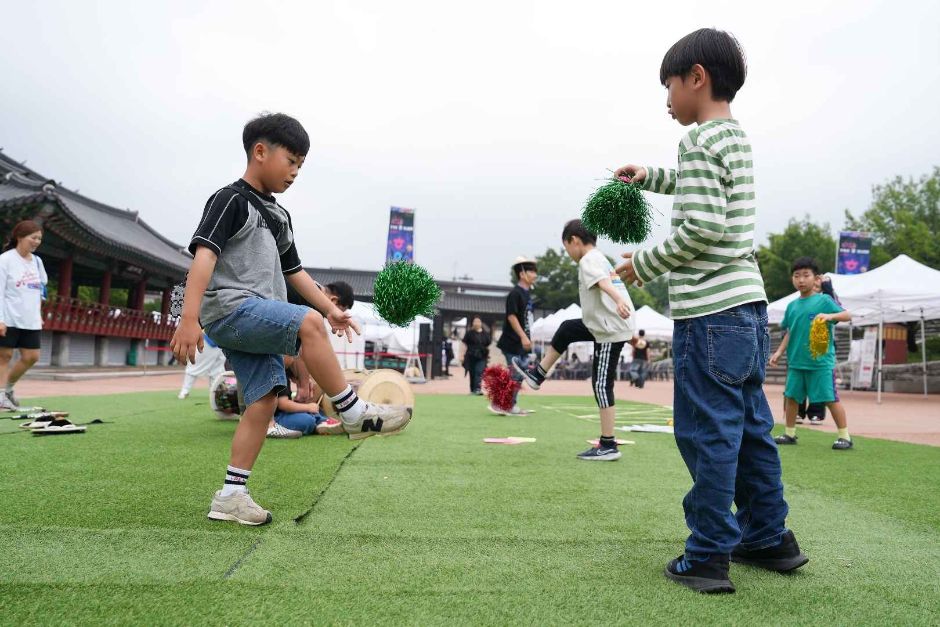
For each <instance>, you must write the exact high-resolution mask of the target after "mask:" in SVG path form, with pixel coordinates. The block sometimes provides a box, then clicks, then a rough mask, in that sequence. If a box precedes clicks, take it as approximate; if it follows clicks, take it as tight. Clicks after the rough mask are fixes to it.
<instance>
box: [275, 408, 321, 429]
mask: <svg viewBox="0 0 940 627" xmlns="http://www.w3.org/2000/svg"><path fill="white" fill-rule="evenodd" d="M325 420H326V416H324V415H323V414H308V413H306V412H293V413H290V412H286V411H281V410H277V411H276V412H274V422H276V423H277V424H279V425H281V426H282V427H284V428H285V429H293V430H294V431H300V432H301V433H303V434H304V435H314V434H315V433H316V432H317V425H318V424H320V423H321V422H324V421H325Z"/></svg>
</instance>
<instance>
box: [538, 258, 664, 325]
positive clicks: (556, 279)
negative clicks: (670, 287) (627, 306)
mask: <svg viewBox="0 0 940 627" xmlns="http://www.w3.org/2000/svg"><path fill="white" fill-rule="evenodd" d="M535 259H536V261H537V262H538V264H539V278H538V281H537V282H536V284H535V292H534V296H535V299H536V303H537V304H538V306H539V307H541V308H543V309H552V310H554V309H561V308H563V307H567V306H568V305H570V304H571V303H576V302H578V264H576V263H575V262H574V261H572V259H571V257H569V256H568V253H566V252H565V249H564V248H559V249H558V250H555V249H554V248H549V249H547V250H546V251H545V252H544V253H543V254H541V255H539V256H538V257H536V258H535ZM608 259H609V258H608ZM610 261H611V263H612V264H613V265H616V264H615V263H614V260H613V259H611V260H610ZM627 291H628V292H629V293H630V299H631V300H632V301H633V305H634V307H636V308H637V309H639V308H640V307H642V306H643V305H649V306H651V307H653V308H654V309H655V308H656V307H657V305H656V303H657V301H656V298H655V297H654V296H653V295H652V294H650V293H649V292H647V291H646V290H645V289H644V288H639V287H633V286H628V287H627ZM660 311H662V310H660Z"/></svg>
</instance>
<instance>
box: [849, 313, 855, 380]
mask: <svg viewBox="0 0 940 627" xmlns="http://www.w3.org/2000/svg"><path fill="white" fill-rule="evenodd" d="M851 353H852V319H851V318H849V354H851ZM854 371H855V370H854V368H853V369H852V370H851V371H850V372H849V389H850V390H854V389H855V388H854V387H853V386H852V383H853V379H854V378H855V377H854V375H853V374H852V373H853V372H854Z"/></svg>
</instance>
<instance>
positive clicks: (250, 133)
mask: <svg viewBox="0 0 940 627" xmlns="http://www.w3.org/2000/svg"><path fill="white" fill-rule="evenodd" d="M258 142H265V143H267V144H270V145H271V146H283V147H284V148H286V149H287V150H289V151H290V152H292V153H294V154H295V155H297V156H298V157H304V156H306V154H307V152H308V151H309V150H310V136H309V135H307V131H306V130H304V127H303V126H302V125H301V124H300V122H298V121H297V120H295V119H294V118H292V117H291V116H289V115H286V114H284V113H262V114H261V115H259V116H258V117H256V118H255V119H253V120H251V121H250V122H248V124H246V125H245V129H244V130H243V131H242V144H243V145H244V146H245V154H246V155H248V158H249V159H251V149H252V148H254V147H255V144H257V143H258Z"/></svg>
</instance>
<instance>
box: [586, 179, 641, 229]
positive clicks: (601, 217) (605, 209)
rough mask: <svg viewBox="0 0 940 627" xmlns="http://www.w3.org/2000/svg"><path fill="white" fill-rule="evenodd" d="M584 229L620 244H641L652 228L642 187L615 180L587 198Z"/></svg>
mask: <svg viewBox="0 0 940 627" xmlns="http://www.w3.org/2000/svg"><path fill="white" fill-rule="evenodd" d="M581 222H582V224H584V228H586V229H587V230H588V231H590V232H592V233H596V234H598V235H603V236H604V237H606V238H608V239H611V240H613V241H615V242H617V243H618V244H639V243H640V242H642V241H644V240H645V239H646V238H647V237H649V234H650V230H651V229H652V227H653V217H652V215H650V205H649V203H648V202H646V197H645V196H644V195H643V191H642V190H641V189H640V187H639V186H638V185H636V184H634V183H626V182H624V181H621V180H620V179H613V180H612V181H610V182H609V183H607V184H605V185H604V186H602V187H599V188H598V189H597V191H595V192H594V194H593V195H592V196H591V197H590V198H588V201H587V203H586V204H585V205H584V211H583V212H581Z"/></svg>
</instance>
